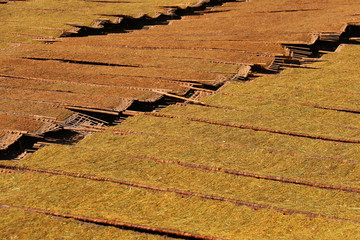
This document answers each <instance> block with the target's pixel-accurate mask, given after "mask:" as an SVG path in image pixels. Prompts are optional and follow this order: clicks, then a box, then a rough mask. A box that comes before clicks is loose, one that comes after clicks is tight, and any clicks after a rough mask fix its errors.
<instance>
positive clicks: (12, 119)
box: [0, 113, 41, 132]
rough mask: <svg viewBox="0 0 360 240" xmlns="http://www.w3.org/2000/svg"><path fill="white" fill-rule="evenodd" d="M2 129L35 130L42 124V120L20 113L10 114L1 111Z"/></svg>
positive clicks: (0, 121) (0, 124)
mask: <svg viewBox="0 0 360 240" xmlns="http://www.w3.org/2000/svg"><path fill="white" fill-rule="evenodd" d="M0 126H1V129H6V130H18V131H28V132H35V131H36V130H38V129H39V128H40V126H41V122H39V121H36V120H34V119H32V118H28V117H22V116H19V115H8V114H2V113H0Z"/></svg>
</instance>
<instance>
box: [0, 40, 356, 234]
mask: <svg viewBox="0 0 360 240" xmlns="http://www.w3.org/2000/svg"><path fill="white" fill-rule="evenodd" d="M357 49H358V47H356V46H351V47H350V46H346V47H345V48H344V49H343V52H339V53H335V54H331V55H328V56H327V57H326V58H324V60H325V59H326V60H328V61H327V62H323V63H316V64H314V65H312V66H316V67H318V68H319V69H317V70H286V71H284V72H283V73H282V74H280V75H279V76H278V77H276V76H272V77H261V78H258V79H255V80H253V81H250V82H243V83H239V82H234V83H230V84H228V85H226V86H225V87H223V88H221V89H220V90H219V91H218V92H217V93H216V94H215V95H213V96H209V97H206V98H203V99H202V101H205V102H207V103H211V104H215V105H218V106H219V105H221V106H227V107H232V108H235V109H237V110H226V109H218V108H213V107H204V106H199V105H188V106H185V107H179V106H170V107H167V108H165V109H164V110H162V111H161V112H160V113H161V114H163V115H151V114H149V115H138V116H135V117H132V118H129V119H128V120H126V121H125V122H124V123H122V124H120V125H119V126H117V127H115V128H110V129H109V130H108V131H106V132H103V133H97V134H94V135H91V136H88V137H87V138H85V139H84V140H82V141H81V142H79V143H78V144H76V145H75V146H62V147H60V146H51V147H45V148H43V149H41V150H39V151H38V152H37V153H35V154H34V156H32V157H31V158H27V159H25V160H23V161H22V162H19V163H17V165H18V166H26V167H30V168H31V169H35V170H36V169H45V170H60V171H65V172H68V173H74V174H75V175H76V176H80V177H81V176H85V178H84V179H80V178H74V177H71V176H67V175H66V174H65V173H64V175H63V176H55V175H54V176H53V175H51V174H50V175H49V174H44V173H40V172H28V173H11V174H10V173H9V174H6V175H2V177H3V178H2V179H3V180H2V181H3V186H4V189H3V190H2V191H3V192H4V193H5V194H4V196H3V198H2V200H1V201H2V202H4V203H6V204H12V205H15V206H26V207H32V208H39V209H46V210H52V211H57V212H62V213H72V214H77V215H84V216H92V217H98V218H103V219H108V220H109V219H110V220H121V221H127V222H132V223H136V224H145V225H151V226H156V227H163V228H168V229H174V230H182V231H186V232H191V233H194V234H203V235H208V236H216V237H221V238H227V239H255V238H261V239H265V238H268V237H271V238H278V239H288V238H294V237H296V238H299V239H311V238H326V239H339V238H342V239H353V238H354V237H355V238H356V234H358V233H359V231H358V230H357V228H358V224H359V223H358V222H351V221H360V215H359V214H360V212H359V206H358V202H359V199H358V198H359V191H360V179H359V177H358V176H359V168H358V160H357V159H358V157H359V152H360V151H359V144H357V143H344V142H341V141H333V140H329V141H323V140H318V139H311V138H308V137H298V136H289V135H287V134H278V133H274V132H266V131H254V130H251V129H241V128H236V127H231V126H220V125H214V124H211V123H207V122H198V121H194V119H207V120H211V121H217V122H225V123H232V124H246V125H252V126H261V127H266V128H270V129H278V130H283V131H285V132H286V131H292V132H300V133H306V134H309V135H322V136H327V137H331V138H342V139H355V140H356V139H359V133H358V128H359V126H358V117H357V114H355V113H350V112H342V111H335V110H330V109H319V108H316V107H314V106H309V105H301V104H294V103H288V102H284V101H285V100H286V101H294V99H292V98H294V96H295V97H296V96H297V94H298V96H302V98H301V101H303V102H305V101H306V102H308V101H310V100H312V101H314V102H312V103H313V104H317V105H323V104H324V103H326V104H330V103H332V104H335V103H336V104H338V103H339V101H338V100H337V98H336V97H333V100H334V101H333V102H331V101H330V100H331V98H330V97H329V98H325V96H326V94H323V93H322V92H321V91H320V93H319V91H313V93H316V94H317V96H318V99H321V102H320V101H316V100H317V98H313V99H310V98H305V97H303V96H304V94H303V93H304V89H307V88H308V87H312V86H313V88H314V89H316V88H317V89H318V90H322V89H324V87H325V86H327V84H328V83H329V84H330V83H331V82H330V81H331V79H329V81H327V80H326V79H325V78H319V77H316V76H322V75H321V72H322V71H324V72H328V71H330V70H331V69H332V67H333V66H334V64H338V65H339V66H341V64H344V63H345V62H346V67H344V68H343V69H344V72H346V74H344V76H345V77H347V78H348V79H351V78H352V74H354V73H353V71H346V70H347V69H352V68H354V67H355V66H356V64H357V61H358V60H357V58H356V57H355V56H356V55H355V53H356V51H357ZM337 56H339V57H338V58H337ZM347 58H351V61H348V60H347ZM314 74H315V76H314ZM353 76H354V77H355V75H353ZM304 79H307V80H308V82H304ZM312 79H314V80H313V81H317V84H312ZM301 81H302V82H303V84H302V85H301V84H300V82H301ZM290 82H292V83H293V84H294V86H296V87H293V91H291V92H288V94H287V95H285V92H281V93H279V92H276V91H271V90H270V89H271V86H273V89H278V88H276V87H274V84H275V83H276V84H278V85H279V86H280V85H283V86H289V87H292V85H291V84H290ZM333 82H334V83H335V82H336V79H335V78H334V80H333ZM353 82H354V85H353V86H351V85H347V87H345V86H344V87H343V88H342V89H341V90H338V91H333V92H331V94H332V96H338V95H340V96H344V95H345V96H344V97H347V98H349V99H346V101H344V104H346V105H344V106H342V107H347V108H350V107H351V108H355V105H348V102H351V100H352V99H355V97H356V94H355V93H356V91H357V90H356V89H357V88H356V81H353ZM266 87H267V88H268V89H269V90H268V91H265V90H264V89H266ZM333 90H335V89H333ZM344 92H352V93H353V94H344ZM285 97H288V98H287V99H286V98H285ZM259 98H261V99H259ZM284 98H285V100H284ZM269 99H271V100H269ZM339 99H340V98H339ZM280 100H281V101H280ZM296 100H297V101H299V99H296ZM353 102H356V101H353ZM166 116H175V118H168V117H166ZM3 163H8V162H4V161H2V162H0V164H3ZM60 174H63V173H61V172H60ZM78 174H80V175H78ZM81 174H82V175H81ZM87 175H91V176H97V177H104V178H106V179H110V182H106V181H103V180H98V181H93V180H91V179H89V178H87V177H86V176H87ZM30 178H31V179H32V181H28V180H27V179H30ZM70 179H71V180H70ZM111 179H112V180H111ZM114 179H115V180H116V181H118V183H116V182H114V181H115V180H114ZM111 181H113V182H111ZM75 182H76V184H75ZM74 186H75V187H74ZM149 188H150V189H149ZM153 189H159V190H157V191H154V190H153ZM182 191H187V192H189V193H190V195H189V196H187V197H185V196H184V195H183V194H180V193H181V192H182ZM24 194H26V195H27V196H28V197H27V198H22V197H21V196H23V195H24ZM42 196H47V200H45V199H43V198H42ZM59 196H61V197H59ZM70 196H71V197H70ZM208 196H212V197H208ZM61 199H69V200H67V201H62V200H61ZM94 199H97V200H96V201H94ZM220 199H222V200H220ZM240 201H241V203H242V204H245V206H239V205H237V204H234V203H235V202H238V203H240ZM80 203H81V204H80ZM252 204H258V205H256V206H258V207H259V208H260V209H258V210H253V209H252V208H249V206H253V205H252ZM100 205H101V206H102V207H100ZM119 209H121V210H119ZM284 209H287V210H286V211H295V212H296V213H295V214H290V215H284V213H283V212H282V211H283V210H284ZM309 214H315V215H314V216H316V217H309V216H310V215H309ZM316 214H317V215H316ZM332 218H335V219H332ZM344 219H348V220H344ZM300 226H301V227H300Z"/></svg>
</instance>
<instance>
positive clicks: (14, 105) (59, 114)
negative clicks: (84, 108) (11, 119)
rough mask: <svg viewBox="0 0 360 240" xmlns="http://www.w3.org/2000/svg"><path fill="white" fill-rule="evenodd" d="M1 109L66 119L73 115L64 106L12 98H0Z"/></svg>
mask: <svg viewBox="0 0 360 240" xmlns="http://www.w3.org/2000/svg"><path fill="white" fill-rule="evenodd" d="M0 110H1V111H5V112H9V113H11V112H16V113H23V114H29V115H39V116H47V117H53V118H56V119H57V120H60V121H61V120H65V119H66V118H67V117H69V116H70V115H71V111H69V110H66V109H64V108H63V107H57V106H54V105H51V104H46V103H37V102H27V101H18V100H11V99H0Z"/></svg>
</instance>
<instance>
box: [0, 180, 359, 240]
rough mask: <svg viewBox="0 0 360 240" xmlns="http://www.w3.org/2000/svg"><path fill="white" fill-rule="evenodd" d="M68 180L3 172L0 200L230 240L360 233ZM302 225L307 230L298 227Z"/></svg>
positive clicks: (346, 226)
mask: <svg viewBox="0 0 360 240" xmlns="http://www.w3.org/2000/svg"><path fill="white" fill-rule="evenodd" d="M30 180H31V181H30ZM69 180H70V179H69V178H68V177H63V176H40V175H36V174H35V175H34V174H6V175H4V174H2V175H1V182H2V184H1V191H2V193H3V194H2V195H1V196H0V199H1V202H6V203H7V204H13V205H18V206H19V205H21V206H28V207H34V208H40V209H48V210H53V211H58V212H63V213H72V214H77V215H86V216H92V217H99V218H105V219H111V220H119V221H125V222H132V223H136V224H147V225H151V226H156V227H166V228H169V229H174V230H182V231H187V232H191V233H198V234H205V235H210V236H217V237H222V238H227V239H239V238H240V239H244V238H245V239H254V238H266V237H267V236H271V237H275V238H284V239H286V238H291V237H295V236H296V237H300V238H302V237H304V238H306V237H309V236H311V237H314V238H316V237H320V236H322V237H326V238H327V239H329V238H332V239H337V238H339V237H340V236H341V238H344V239H351V238H353V237H354V236H355V237H356V236H357V234H358V231H357V228H358V224H354V223H351V222H346V223H345V222H343V221H338V220H328V219H322V218H308V217H304V216H302V215H283V214H281V213H277V212H274V211H272V210H257V211H254V210H252V209H250V208H248V207H243V206H236V205H234V204H231V203H225V202H223V203H221V202H213V201H211V200H201V199H198V198H197V197H190V198H182V197H179V196H177V195H174V194H171V193H167V194H164V193H161V192H154V191H148V190H142V189H136V188H130V187H126V186H121V185H118V184H114V183H100V182H95V181H89V180H84V179H71V180H70V181H69ZM24 195H25V196H26V198H24ZM59 196H61V197H59ZM63 199H67V200H66V201H63ZM95 199H96V200H95ZM299 225H301V226H302V227H301V228H299V227H298V226H299ZM284 229H286V230H284ZM329 230H330V231H329Z"/></svg>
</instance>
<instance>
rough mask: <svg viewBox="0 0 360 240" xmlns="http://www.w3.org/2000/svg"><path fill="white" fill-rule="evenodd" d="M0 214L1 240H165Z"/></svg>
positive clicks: (12, 212)
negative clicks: (65, 239)
mask: <svg viewBox="0 0 360 240" xmlns="http://www.w3.org/2000/svg"><path fill="white" fill-rule="evenodd" d="M0 213H1V216H2V217H1V218H0V237H1V238H2V239H59V238H71V239H84V240H86V239H114V238H116V239H132V240H135V239H163V237H161V236H153V235H150V234H142V233H136V232H132V231H129V230H128V231H126V230H121V229H119V228H115V227H104V226H100V225H99V226H97V225H93V224H87V223H82V222H78V221H75V220H69V219H61V218H55V217H52V216H46V215H41V214H38V213H29V212H25V211H23V210H20V209H0ZM19 226H21V227H19ZM164 239H165V237H164Z"/></svg>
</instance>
